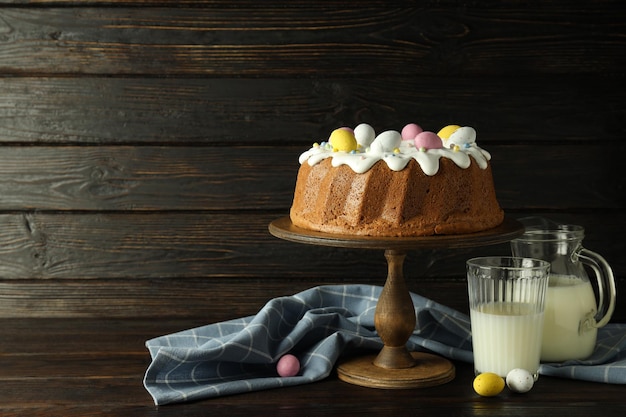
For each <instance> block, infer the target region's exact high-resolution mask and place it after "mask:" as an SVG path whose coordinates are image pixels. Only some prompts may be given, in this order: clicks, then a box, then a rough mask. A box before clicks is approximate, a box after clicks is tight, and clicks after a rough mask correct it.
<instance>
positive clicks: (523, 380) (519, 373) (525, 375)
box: [506, 368, 535, 394]
mask: <svg viewBox="0 0 626 417" xmlns="http://www.w3.org/2000/svg"><path fill="white" fill-rule="evenodd" d="M534 383H535V379H534V378H533V376H532V374H531V373H530V372H528V371H527V370H526V369H520V368H515V369H511V371H509V373H508V374H507V375H506V385H507V386H508V387H509V389H510V390H511V391H513V392H517V393H519V394H523V393H525V392H528V391H530V390H531V389H532V387H533V385H534Z"/></svg>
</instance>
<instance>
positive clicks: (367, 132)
mask: <svg viewBox="0 0 626 417" xmlns="http://www.w3.org/2000/svg"><path fill="white" fill-rule="evenodd" d="M354 137H355V138H356V142H357V143H358V144H359V145H361V146H363V147H364V148H367V147H368V146H370V144H371V143H372V142H373V141H374V138H375V137H376V132H374V128H373V127H372V126H370V125H368V124H367V123H361V124H360V125H358V126H357V127H355V128H354Z"/></svg>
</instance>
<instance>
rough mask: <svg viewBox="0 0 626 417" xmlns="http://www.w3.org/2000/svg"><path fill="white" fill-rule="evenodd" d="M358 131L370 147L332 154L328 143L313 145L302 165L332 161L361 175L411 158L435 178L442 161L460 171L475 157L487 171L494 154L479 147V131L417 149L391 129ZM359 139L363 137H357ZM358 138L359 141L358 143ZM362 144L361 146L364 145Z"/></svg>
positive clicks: (468, 129) (401, 164) (463, 131)
mask: <svg viewBox="0 0 626 417" xmlns="http://www.w3.org/2000/svg"><path fill="white" fill-rule="evenodd" d="M354 130H355V133H356V132H359V133H361V132H364V133H365V132H366V133H365V134H364V135H363V136H365V137H367V140H366V142H370V141H371V144H370V146H368V147H366V148H363V146H361V147H360V148H359V150H357V151H353V152H343V151H339V152H333V149H332V147H331V146H329V145H328V144H327V143H326V142H322V144H320V145H317V146H316V145H314V146H313V147H312V148H311V149H309V150H308V151H306V152H304V153H302V155H300V158H299V162H300V163H301V164H303V163H305V162H307V163H308V164H309V165H311V166H313V165H315V164H318V163H320V162H321V161H323V160H324V159H327V158H332V162H331V164H332V166H334V167H338V166H340V165H348V166H349V167H350V168H351V169H352V170H353V171H354V172H356V173H358V174H362V173H364V172H366V171H368V170H369V169H370V168H371V167H372V166H374V164H375V163H376V162H378V161H381V160H382V161H385V163H386V164H387V166H388V167H389V169H391V170H393V171H401V170H402V169H404V168H405V167H406V166H407V164H408V163H409V161H410V160H411V159H414V160H415V161H417V163H418V164H419V165H420V167H421V168H422V171H424V174H426V175H429V176H431V175H435V174H436V173H437V171H439V160H440V159H441V158H448V159H450V160H451V161H453V162H454V163H455V164H456V165H457V166H459V167H460V168H463V169H465V168H468V167H469V166H470V163H471V160H470V157H472V158H473V159H474V160H475V161H476V163H477V164H478V166H479V167H480V168H481V169H486V168H487V162H488V161H489V160H490V159H491V154H489V152H487V151H485V150H484V149H481V148H480V147H478V145H476V131H475V130H474V129H473V128H471V127H467V126H466V127H462V128H460V129H457V131H455V132H454V133H453V134H452V135H450V138H449V139H448V140H447V141H445V146H449V147H444V148H440V149H417V148H416V147H415V145H414V144H413V143H412V141H407V140H404V141H403V140H401V135H400V133H399V132H396V131H393V130H388V131H385V132H383V133H381V134H380V135H378V136H376V137H375V139H373V141H372V140H371V138H372V136H373V135H374V130H373V129H372V128H371V126H369V125H367V124H361V125H359V126H357V127H356V128H355V129H354ZM357 136H360V135H357ZM358 139H359V138H358V137H357V141H358ZM361 145H362V144H361Z"/></svg>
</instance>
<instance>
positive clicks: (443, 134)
mask: <svg viewBox="0 0 626 417" xmlns="http://www.w3.org/2000/svg"><path fill="white" fill-rule="evenodd" d="M460 127H461V126H459V125H448V126H446V127H444V128H442V129H441V130H440V131H439V132H438V133H437V136H439V137H440V138H441V139H444V140H445V139H448V138H449V137H450V135H451V134H453V133H454V132H455V131H456V130H457V129H459V128H460Z"/></svg>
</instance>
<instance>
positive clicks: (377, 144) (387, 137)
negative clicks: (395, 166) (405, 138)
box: [370, 130, 402, 153]
mask: <svg viewBox="0 0 626 417" xmlns="http://www.w3.org/2000/svg"><path fill="white" fill-rule="evenodd" d="M401 143H402V136H401V135H400V132H396V131H395V130H387V131H385V132H383V133H381V134H380V135H378V136H377V137H376V139H374V142H372V144H371V145H370V149H371V150H372V151H374V152H380V153H382V152H393V150H394V149H395V148H398V147H399V146H400V144H401Z"/></svg>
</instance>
